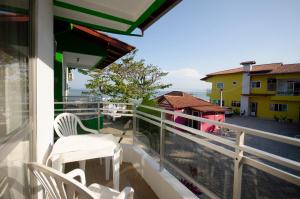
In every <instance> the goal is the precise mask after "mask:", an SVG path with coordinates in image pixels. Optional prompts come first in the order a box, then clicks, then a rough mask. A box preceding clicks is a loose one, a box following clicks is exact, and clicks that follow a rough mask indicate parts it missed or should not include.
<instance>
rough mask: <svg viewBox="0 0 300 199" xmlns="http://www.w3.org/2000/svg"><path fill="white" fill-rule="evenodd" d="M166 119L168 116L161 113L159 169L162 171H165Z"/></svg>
mask: <svg viewBox="0 0 300 199" xmlns="http://www.w3.org/2000/svg"><path fill="white" fill-rule="evenodd" d="M165 118H166V114H165V113H164V112H161V116H160V149H159V166H160V167H159V168H160V171H162V170H163V169H164V154H165V147H164V144H165V122H164V121H165Z"/></svg>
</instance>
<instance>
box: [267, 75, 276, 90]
mask: <svg viewBox="0 0 300 199" xmlns="http://www.w3.org/2000/svg"><path fill="white" fill-rule="evenodd" d="M276 82H277V81H276V79H274V78H269V79H268V86H267V89H268V91H276Z"/></svg>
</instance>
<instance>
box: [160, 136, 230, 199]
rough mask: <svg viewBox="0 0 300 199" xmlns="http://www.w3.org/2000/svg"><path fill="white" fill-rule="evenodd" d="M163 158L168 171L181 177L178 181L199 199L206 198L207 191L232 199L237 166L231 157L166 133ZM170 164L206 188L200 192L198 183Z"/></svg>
mask: <svg viewBox="0 0 300 199" xmlns="http://www.w3.org/2000/svg"><path fill="white" fill-rule="evenodd" d="M164 157H165V160H166V162H168V163H167V164H165V168H167V169H168V170H170V171H171V172H172V174H173V175H174V176H177V177H179V180H180V181H181V182H182V183H183V184H185V185H186V186H187V187H188V188H190V190H191V191H193V192H194V193H195V194H196V195H198V196H199V197H201V198H202V197H203V195H206V194H205V193H206V192H205V190H204V189H207V190H209V191H210V192H212V193H213V194H215V195H216V196H218V197H220V198H232V193H233V166H234V162H233V159H232V158H230V157H227V156H225V155H223V154H221V153H219V152H217V151H215V150H212V149H209V148H207V147H204V146H202V145H200V144H198V143H196V142H193V141H191V140H189V139H186V138H183V137H181V136H179V135H176V134H174V133H172V132H170V131H166V136H165V153H164ZM169 164H173V165H174V166H175V167H177V168H178V169H180V170H181V171H183V172H184V173H185V174H186V175H187V176H188V177H190V178H192V179H193V180H194V181H195V182H196V183H198V184H199V185H200V187H201V186H202V187H204V189H203V190H201V188H200V187H199V186H197V185H196V183H193V182H191V181H190V180H189V179H187V178H185V177H182V175H180V173H179V172H178V171H176V170H174V168H172V166H170V165H169ZM193 187H197V188H193ZM197 193H199V194H197ZM200 193H201V194H200Z"/></svg>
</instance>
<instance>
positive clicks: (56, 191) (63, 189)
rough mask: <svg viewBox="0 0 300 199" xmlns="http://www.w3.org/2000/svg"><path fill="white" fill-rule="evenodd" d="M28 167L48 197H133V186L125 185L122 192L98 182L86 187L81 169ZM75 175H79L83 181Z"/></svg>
mask: <svg viewBox="0 0 300 199" xmlns="http://www.w3.org/2000/svg"><path fill="white" fill-rule="evenodd" d="M28 168H29V170H30V171H31V172H32V173H33V174H34V176H35V177H36V178H37V180H38V181H39V182H40V183H41V185H42V187H43V188H44V191H45V195H46V198H47V199H133V194H134V190H133V189H132V188H131V187H125V188H124V189H123V190H122V191H121V192H118V191H116V190H114V189H111V188H108V187H105V186H102V185H99V184H96V183H95V184H91V185H90V186H88V187H86V179H85V174H84V172H83V171H82V170H81V169H75V170H73V171H71V172H69V173H67V174H63V173H61V172H59V171H56V170H55V169H53V168H50V167H47V166H44V165H41V164H38V163H28ZM75 177H79V178H80V181H81V183H80V182H78V181H77V180H75V179H74V178H75Z"/></svg>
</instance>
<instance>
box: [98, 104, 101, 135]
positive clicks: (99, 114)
mask: <svg viewBox="0 0 300 199" xmlns="http://www.w3.org/2000/svg"><path fill="white" fill-rule="evenodd" d="M97 109H98V132H99V133H100V116H101V111H100V103H99V101H98V102H97Z"/></svg>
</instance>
